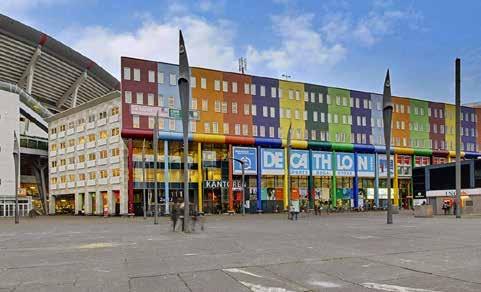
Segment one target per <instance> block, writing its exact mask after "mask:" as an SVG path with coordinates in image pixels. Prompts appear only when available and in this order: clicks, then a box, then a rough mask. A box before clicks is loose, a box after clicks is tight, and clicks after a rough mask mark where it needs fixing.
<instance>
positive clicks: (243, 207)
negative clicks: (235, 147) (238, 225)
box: [229, 157, 246, 216]
mask: <svg viewBox="0 0 481 292" xmlns="http://www.w3.org/2000/svg"><path fill="white" fill-rule="evenodd" d="M229 159H232V160H233V161H237V162H239V163H240V164H241V167H242V179H241V185H242V216H244V215H245V214H246V208H245V204H246V188H245V185H244V184H245V180H244V177H245V175H244V174H245V162H244V160H241V159H237V158H234V157H229Z"/></svg>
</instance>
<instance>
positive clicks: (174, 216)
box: [170, 202, 179, 232]
mask: <svg viewBox="0 0 481 292" xmlns="http://www.w3.org/2000/svg"><path fill="white" fill-rule="evenodd" d="M170 219H171V220H172V231H174V232H175V226H176V225H177V220H178V219H179V206H178V205H177V202H174V204H173V205H172V210H170Z"/></svg>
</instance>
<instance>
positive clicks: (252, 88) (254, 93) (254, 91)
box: [251, 84, 256, 95]
mask: <svg viewBox="0 0 481 292" xmlns="http://www.w3.org/2000/svg"><path fill="white" fill-rule="evenodd" d="M251 94H252V95H256V85H255V84H251Z"/></svg>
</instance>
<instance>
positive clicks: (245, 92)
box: [244, 83, 250, 94]
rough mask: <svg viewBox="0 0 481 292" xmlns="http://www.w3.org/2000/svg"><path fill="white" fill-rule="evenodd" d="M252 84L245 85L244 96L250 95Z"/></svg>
mask: <svg viewBox="0 0 481 292" xmlns="http://www.w3.org/2000/svg"><path fill="white" fill-rule="evenodd" d="M249 89H250V84H249V83H244V94H249Z"/></svg>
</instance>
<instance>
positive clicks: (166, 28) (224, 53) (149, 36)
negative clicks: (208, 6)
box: [62, 16, 237, 77]
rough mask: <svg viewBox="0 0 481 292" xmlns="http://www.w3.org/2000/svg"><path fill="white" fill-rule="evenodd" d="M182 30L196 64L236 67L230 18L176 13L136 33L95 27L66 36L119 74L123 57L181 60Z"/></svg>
mask: <svg viewBox="0 0 481 292" xmlns="http://www.w3.org/2000/svg"><path fill="white" fill-rule="evenodd" d="M179 29H182V32H183V33H184V37H185V40H186V46H187V51H188V54H189V61H190V64H191V65H192V66H203V67H210V68H216V69H224V70H234V69H235V68H236V66H237V63H236V57H235V53H234V47H233V45H232V38H233V36H234V29H233V28H232V26H231V25H230V23H228V22H226V21H216V22H209V21H207V20H205V19H202V18H200V17H195V16H179V17H176V16H175V17H171V18H169V21H168V22H162V21H160V22H159V21H155V20H152V19H147V20H144V21H143V22H142V23H141V25H140V26H139V27H138V28H137V29H136V30H135V31H132V32H116V31H113V30H111V29H108V28H105V27H102V26H94V27H87V28H83V29H80V30H77V29H70V30H67V31H65V32H64V33H63V34H62V36H63V38H62V39H67V43H68V44H69V45H70V46H72V47H73V48H74V49H76V50H78V51H79V52H81V53H82V54H84V55H85V56H87V57H89V58H91V59H92V60H94V61H95V62H97V63H98V64H99V65H100V66H102V67H104V68H105V69H106V70H108V71H109V72H110V73H112V74H113V75H114V76H117V77H118V76H119V75H120V57H121V56H129V57H135V58H143V59H148V60H155V61H163V62H171V63H175V64H176V63H178V36H179ZM189 48H190V49H189Z"/></svg>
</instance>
